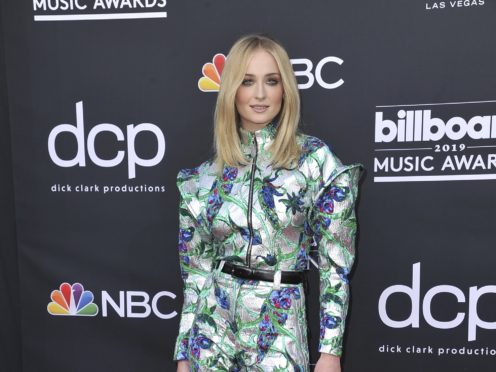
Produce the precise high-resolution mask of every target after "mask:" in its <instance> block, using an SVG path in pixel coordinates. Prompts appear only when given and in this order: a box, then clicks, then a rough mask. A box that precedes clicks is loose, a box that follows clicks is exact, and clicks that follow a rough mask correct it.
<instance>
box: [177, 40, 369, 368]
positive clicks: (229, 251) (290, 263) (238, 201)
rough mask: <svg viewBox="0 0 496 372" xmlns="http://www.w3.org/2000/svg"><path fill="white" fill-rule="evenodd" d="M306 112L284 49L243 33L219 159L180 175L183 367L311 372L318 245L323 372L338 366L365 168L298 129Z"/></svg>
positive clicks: (221, 108) (219, 117)
mask: <svg viewBox="0 0 496 372" xmlns="http://www.w3.org/2000/svg"><path fill="white" fill-rule="evenodd" d="M299 115H300V100H299V95H298V88H297V83H296V79H295V76H294V73H293V70H292V66H291V63H290V61H289V58H288V55H287V53H286V51H285V50H284V49H283V48H282V46H281V45H280V44H278V43H277V42H276V41H274V40H272V39H271V38H269V37H266V36H262V35H248V36H245V37H243V38H241V39H239V40H238V41H237V42H236V43H235V44H234V45H233V47H232V48H231V50H230V52H229V54H228V58H227V61H226V64H225V67H224V70H223V72H222V81H221V87H220V91H219V95H218V97H217V105H216V110H215V119H214V120H215V130H214V132H215V133H214V136H215V150H216V156H215V159H214V160H212V161H206V162H204V163H202V164H201V165H200V166H198V167H196V168H194V169H183V170H181V171H180V172H179V175H178V188H179V191H180V194H181V197H180V213H179V215H180V229H179V254H180V266H181V274H182V277H183V279H184V306H183V310H182V314H181V323H180V330H179V336H178V338H177V342H176V348H175V354H174V359H175V360H177V361H178V371H187V370H190V369H191V370H201V371H215V370H222V371H242V370H250V371H252V370H259V371H269V370H270V371H272V370H283V371H290V370H293V371H308V370H309V369H308V368H309V360H308V346H307V323H306V312H305V293H304V290H303V284H302V282H303V270H305V269H306V268H307V260H308V252H309V249H310V247H311V246H317V245H318V252H319V273H320V293H321V296H320V301H321V309H320V322H321V323H320V324H321V331H320V343H319V351H320V353H321V355H320V358H319V360H318V363H317V365H316V368H315V371H317V372H318V371H332V372H336V371H340V363H339V356H340V355H341V351H342V336H343V332H344V324H345V317H346V312H347V307H348V281H347V274H348V273H349V271H350V268H351V266H352V263H353V259H354V238H355V231H356V220H355V211H354V206H355V200H356V196H357V192H358V186H357V184H358V180H359V178H360V174H361V172H362V165H361V164H358V163H357V164H352V165H348V166H343V165H342V164H341V162H340V161H339V159H338V158H337V157H336V156H335V155H334V154H333V153H332V152H331V150H330V149H329V147H328V146H326V144H325V143H323V142H322V141H320V140H319V139H317V138H315V137H311V136H307V135H304V134H301V133H298V131H297V129H298V123H299V120H300V117H299ZM315 315H316V314H315ZM312 316H313V314H312Z"/></svg>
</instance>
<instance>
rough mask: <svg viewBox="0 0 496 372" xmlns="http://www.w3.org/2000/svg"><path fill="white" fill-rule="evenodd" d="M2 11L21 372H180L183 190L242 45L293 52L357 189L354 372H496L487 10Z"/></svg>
mask: <svg viewBox="0 0 496 372" xmlns="http://www.w3.org/2000/svg"><path fill="white" fill-rule="evenodd" d="M1 6H2V11H3V12H2V13H3V33H4V39H3V41H2V42H3V43H4V48H5V66H6V67H5V69H6V70H5V76H6V78H7V101H8V109H9V125H10V131H11V146H12V167H13V172H14V192H15V213H16V225H17V250H18V259H19V262H18V264H19V283H20V300H21V313H20V318H21V324H22V355H23V370H24V371H88V370H92V371H108V370H114V371H171V370H173V369H174V364H173V362H172V348H173V343H174V340H175V337H176V332H177V326H178V321H179V319H178V315H179V312H180V308H181V304H182V293H181V284H182V282H181V279H180V274H179V264H178V252H177V227H178V211H177V203H178V191H177V189H176V186H175V178H176V174H177V172H178V170H179V169H180V168H185V167H193V166H196V165H198V164H199V163H201V162H202V161H204V160H206V159H207V158H208V157H210V156H211V154H212V150H211V149H212V114H213V107H214V103H215V99H216V91H217V89H218V75H219V74H220V72H221V68H222V63H223V59H224V58H225V55H226V54H227V52H228V50H229V47H230V46H231V45H232V43H233V42H234V41H235V40H236V39H237V38H238V37H239V36H241V35H243V34H246V33H250V32H266V33H269V34H270V35H272V36H274V37H275V38H277V39H279V40H280V41H281V42H282V43H283V44H284V45H285V46H286V47H287V49H288V52H289V54H290V57H291V59H292V63H293V67H294V71H295V73H296V75H297V78H298V82H299V88H300V94H301V97H302V102H303V123H302V129H303V131H304V132H306V133H309V134H312V135H315V136H317V137H319V138H322V139H323V140H324V141H326V142H327V143H329V144H330V145H331V146H332V148H333V150H334V151H335V152H336V154H337V155H338V156H339V157H340V158H341V159H342V161H343V162H345V163H351V162H355V161H358V162H362V163H363V164H364V165H365V168H366V170H367V172H366V174H365V177H364V178H363V181H362V183H361V187H360V199H359V203H358V219H359V236H358V246H357V248H358V253H357V260H356V266H355V268H354V271H353V275H352V281H351V283H352V284H351V288H352V299H351V308H350V314H349V318H348V326H347V333H346V340H345V341H346V344H345V354H344V357H343V362H344V370H345V371H360V372H361V371H398V370H401V371H404V372H407V371H493V370H494V366H495V365H496V344H495V342H494V340H495V337H496V312H495V309H496V278H495V274H494V263H495V262H496V251H495V242H494V238H495V236H496V233H495V231H496V197H495V193H494V190H495V187H496V89H495V88H496V69H495V65H496V49H495V47H494V46H495V45H496V22H494V19H495V16H496V3H494V2H493V1H488V0H453V1H431V0H394V1H393V0H390V1H385V0H381V1H366V0H364V1H348V2H343V1H324V0H322V1H292V0H291V1H288V0H274V1H262V0H252V1H251V2H249V3H246V2H239V1H229V0H216V1H207V0H195V1H192V0H189V1H184V0H182V1H179V0H169V1H166V0H23V1H18V0H6V1H3V2H2V5H1ZM312 278H313V279H312V285H311V289H310V293H311V297H312V303H311V304H310V310H309V311H310V319H311V324H310V328H311V335H312V337H311V346H310V348H311V351H312V362H313V363H314V362H315V361H316V359H317V358H318V355H317V353H316V345H317V338H318V308H317V306H316V303H317V301H318V298H317V297H318V295H317V294H318V290H317V289H316V284H317V282H316V279H315V274H313V277H312Z"/></svg>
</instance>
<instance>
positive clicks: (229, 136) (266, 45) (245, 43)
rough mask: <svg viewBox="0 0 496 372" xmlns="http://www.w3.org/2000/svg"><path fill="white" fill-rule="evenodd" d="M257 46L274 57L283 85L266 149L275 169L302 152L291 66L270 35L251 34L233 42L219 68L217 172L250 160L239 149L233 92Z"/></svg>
mask: <svg viewBox="0 0 496 372" xmlns="http://www.w3.org/2000/svg"><path fill="white" fill-rule="evenodd" d="M257 49H263V50H264V51H266V52H268V53H269V54H271V55H272V57H274V59H275V61H276V63H277V66H278V68H279V72H280V74H281V81H282V86H283V92H284V95H283V97H284V98H283V103H282V107H281V111H280V112H279V114H278V117H279V120H278V125H277V134H276V137H275V139H274V141H273V143H272V144H271V146H270V148H269V149H268V150H269V152H270V153H271V155H272V158H271V164H272V166H273V167H275V168H290V167H291V166H292V165H293V164H294V162H295V160H296V159H297V158H298V157H299V155H300V153H301V148H300V147H299V146H298V144H297V142H296V134H297V132H298V124H299V122H300V96H299V93H298V85H297V82H296V77H295V75H294V71H293V67H292V65H291V62H290V60H289V57H288V54H287V53H286V50H284V48H283V47H282V45H281V44H279V43H278V42H277V41H275V40H273V39H272V38H270V37H268V36H265V35H260V34H251V35H246V36H243V37H242V38H240V39H239V40H238V41H236V42H235V43H234V45H233V46H232V48H231V50H230V51H229V54H228V56H227V59H226V62H225V66H224V69H223V71H222V76H221V83H220V90H219V94H218V96H217V103H216V105H215V114H214V150H215V164H216V166H217V172H218V173H221V172H222V168H223V167H224V164H225V165H228V166H238V165H247V164H248V163H249V162H248V161H247V159H246V158H245V156H244V155H243V152H242V150H241V142H240V134H239V130H238V127H239V125H240V123H239V115H238V112H237V110H236V106H235V99H236V92H237V90H238V88H239V86H240V85H241V83H242V81H243V79H244V76H245V72H246V69H247V67H248V62H249V60H250V58H251V56H252V55H253V52H255V51H256V50H257Z"/></svg>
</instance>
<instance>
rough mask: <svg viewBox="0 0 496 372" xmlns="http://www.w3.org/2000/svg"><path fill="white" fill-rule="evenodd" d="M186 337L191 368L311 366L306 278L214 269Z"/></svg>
mask: <svg viewBox="0 0 496 372" xmlns="http://www.w3.org/2000/svg"><path fill="white" fill-rule="evenodd" d="M188 342H189V357H188V359H189V361H190V367H191V370H192V371H298V372H303V371H309V370H310V369H309V355H308V341H307V321H306V312H305V293H304V288H303V284H297V285H293V284H280V286H277V284H276V286H274V283H272V282H266V281H255V280H245V279H239V278H235V277H232V276H231V275H229V274H226V273H223V272H220V271H219V270H215V271H214V272H212V273H211V274H210V276H209V277H208V279H207V280H206V282H205V285H204V286H203V288H202V290H201V292H200V295H199V299H198V303H197V308H196V314H195V319H194V322H193V326H192V328H191V333H190V338H189V341H188Z"/></svg>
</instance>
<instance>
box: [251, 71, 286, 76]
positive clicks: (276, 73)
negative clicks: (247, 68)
mask: <svg viewBox="0 0 496 372" xmlns="http://www.w3.org/2000/svg"><path fill="white" fill-rule="evenodd" d="M271 75H277V76H280V75H281V74H280V73H278V72H269V73H268V74H265V76H271ZM245 76H249V77H252V76H255V74H245Z"/></svg>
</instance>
